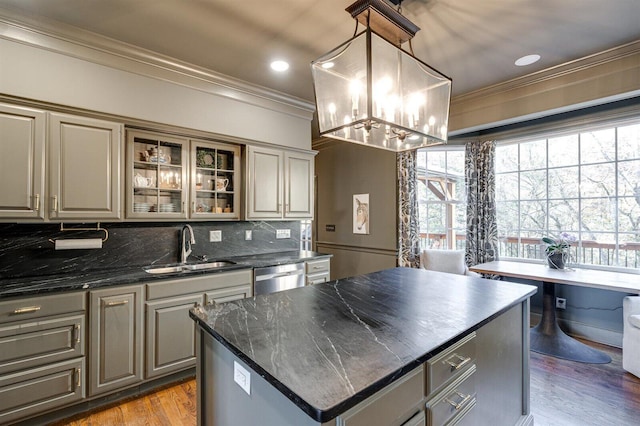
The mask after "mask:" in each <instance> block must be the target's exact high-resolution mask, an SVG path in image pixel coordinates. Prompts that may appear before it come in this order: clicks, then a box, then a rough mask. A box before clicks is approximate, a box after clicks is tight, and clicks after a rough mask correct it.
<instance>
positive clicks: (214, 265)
mask: <svg viewBox="0 0 640 426" xmlns="http://www.w3.org/2000/svg"><path fill="white" fill-rule="evenodd" d="M235 264H236V263H235V262H231V261H230V260H218V261H215V262H207V263H192V264H185V265H175V266H150V267H146V268H143V269H144V271H145V272H146V273H148V274H175V273H179V272H180V273H181V272H191V271H203V270H209V269H220V268H224V267H226V266H231V265H235Z"/></svg>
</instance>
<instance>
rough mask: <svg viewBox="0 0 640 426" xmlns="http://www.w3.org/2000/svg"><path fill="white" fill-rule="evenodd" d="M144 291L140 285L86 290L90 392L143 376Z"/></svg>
mask: <svg viewBox="0 0 640 426" xmlns="http://www.w3.org/2000/svg"><path fill="white" fill-rule="evenodd" d="M143 295H144V289H143V286H141V285H136V286H126V287H115V288H105V289H99V290H94V291H91V292H89V309H90V311H89V312H90V321H89V332H90V335H89V336H90V338H89V341H90V348H89V394H90V395H91V396H93V395H97V394H101V393H104V392H107V391H112V390H114V389H118V388H123V387H126V386H128V385H131V384H135V383H137V382H139V381H141V380H142V374H143V370H142V366H143V355H142V354H143V339H142V337H143V336H142V333H143V327H144V316H143V306H144V305H143V302H144V299H143Z"/></svg>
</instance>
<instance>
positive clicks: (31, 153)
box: [0, 104, 46, 220]
mask: <svg viewBox="0 0 640 426" xmlns="http://www.w3.org/2000/svg"><path fill="white" fill-rule="evenodd" d="M45 117H46V116H45V112H44V111H39V110H35V109H30V108H22V107H17V106H11V105H5V104H0V218H3V219H4V218H7V219H20V218H31V219H38V220H40V219H44V217H45V214H44V206H43V203H44V198H45V193H44V190H45V186H44V165H45V162H44V156H45V135H46V132H45V125H46V119H45Z"/></svg>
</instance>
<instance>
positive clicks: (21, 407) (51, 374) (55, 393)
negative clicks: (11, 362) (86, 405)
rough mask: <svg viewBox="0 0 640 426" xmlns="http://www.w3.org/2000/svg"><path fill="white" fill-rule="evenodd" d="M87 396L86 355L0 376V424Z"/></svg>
mask: <svg viewBox="0 0 640 426" xmlns="http://www.w3.org/2000/svg"><path fill="white" fill-rule="evenodd" d="M84 397H85V380H84V357H83V358H76V359H72V360H69V361H64V362H59V363H55V364H50V365H47V366H45V367H39V368H33V369H30V370H21V371H17V372H15V373H12V374H6V375H4V376H0V424H6V423H9V422H12V421H14V420H17V419H20V418H23V417H27V416H33V415H36V414H39V413H42V412H44V411H47V410H51V409H54V408H56V407H60V406H62V405H66V404H69V403H72V402H76V401H80V400H81V399H82V398H84Z"/></svg>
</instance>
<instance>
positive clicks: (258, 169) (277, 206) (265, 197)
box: [247, 146, 283, 219]
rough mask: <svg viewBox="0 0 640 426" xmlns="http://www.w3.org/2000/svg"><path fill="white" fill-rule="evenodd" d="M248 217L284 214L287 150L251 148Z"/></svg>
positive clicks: (249, 151)
mask: <svg viewBox="0 0 640 426" xmlns="http://www.w3.org/2000/svg"><path fill="white" fill-rule="evenodd" d="M247 158H248V161H247V163H248V164H247V219H279V218H282V217H283V213H282V212H283V205H282V204H283V203H282V187H283V185H282V176H283V152H282V151H279V150H275V149H269V148H260V147H253V146H248V147H247Z"/></svg>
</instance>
